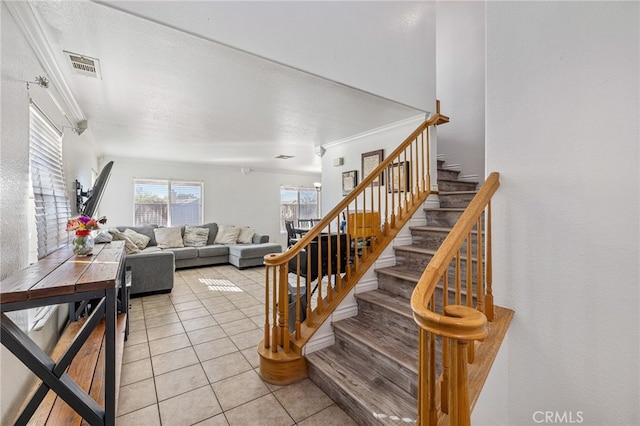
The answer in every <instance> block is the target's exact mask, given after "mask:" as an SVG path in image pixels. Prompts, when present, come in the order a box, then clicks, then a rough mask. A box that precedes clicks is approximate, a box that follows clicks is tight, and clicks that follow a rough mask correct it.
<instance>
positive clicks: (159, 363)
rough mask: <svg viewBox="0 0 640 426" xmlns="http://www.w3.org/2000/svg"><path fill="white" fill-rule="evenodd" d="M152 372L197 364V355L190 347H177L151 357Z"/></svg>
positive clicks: (167, 370)
mask: <svg viewBox="0 0 640 426" xmlns="http://www.w3.org/2000/svg"><path fill="white" fill-rule="evenodd" d="M151 363H152V365H153V373H154V374H155V375H160V374H164V373H168V372H169V371H173V370H177V369H179V368H183V367H187V366H189V365H193V364H197V363H198V357H197V356H196V353H195V351H194V350H193V348H192V347H187V348H182V349H178V350H177V351H172V352H167V353H164V354H161V355H156V356H152V357H151Z"/></svg>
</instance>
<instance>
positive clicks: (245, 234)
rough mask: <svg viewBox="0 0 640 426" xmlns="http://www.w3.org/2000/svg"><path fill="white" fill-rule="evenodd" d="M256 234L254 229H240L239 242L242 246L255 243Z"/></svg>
mask: <svg viewBox="0 0 640 426" xmlns="http://www.w3.org/2000/svg"><path fill="white" fill-rule="evenodd" d="M255 233H256V230H255V229H253V228H240V234H239V235H238V242H239V243H241V244H251V243H252V242H253V234H255Z"/></svg>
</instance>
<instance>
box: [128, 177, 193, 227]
mask: <svg viewBox="0 0 640 426" xmlns="http://www.w3.org/2000/svg"><path fill="white" fill-rule="evenodd" d="M133 186H134V189H133V190H134V199H133V207H134V223H135V225H136V226H149V225H156V226H180V225H199V224H201V223H202V216H203V214H202V206H203V204H202V192H203V190H202V187H203V183H202V182H191V181H175V180H161V179H135V180H134V183H133Z"/></svg>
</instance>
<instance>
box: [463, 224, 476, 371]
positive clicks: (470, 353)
mask: <svg viewBox="0 0 640 426" xmlns="http://www.w3.org/2000/svg"><path fill="white" fill-rule="evenodd" d="M472 258H473V256H472V250H471V231H469V233H468V234H467V285H466V286H465V290H466V292H467V297H466V299H467V306H468V307H470V308H472V307H473V259H472ZM467 359H468V360H469V362H470V363H473V360H474V359H475V344H474V342H471V344H469V345H467Z"/></svg>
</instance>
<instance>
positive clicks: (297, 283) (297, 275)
mask: <svg viewBox="0 0 640 426" xmlns="http://www.w3.org/2000/svg"><path fill="white" fill-rule="evenodd" d="M296 260H297V262H296V339H299V338H300V318H301V315H300V253H298V254H297V255H296ZM288 278H289V277H287V279H288ZM307 300H309V299H307Z"/></svg>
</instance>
